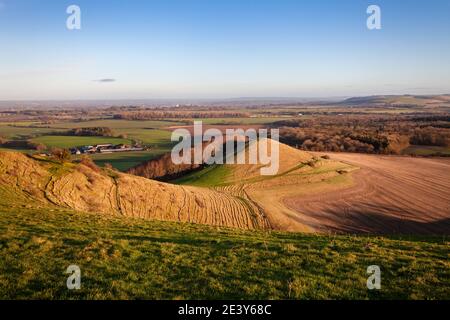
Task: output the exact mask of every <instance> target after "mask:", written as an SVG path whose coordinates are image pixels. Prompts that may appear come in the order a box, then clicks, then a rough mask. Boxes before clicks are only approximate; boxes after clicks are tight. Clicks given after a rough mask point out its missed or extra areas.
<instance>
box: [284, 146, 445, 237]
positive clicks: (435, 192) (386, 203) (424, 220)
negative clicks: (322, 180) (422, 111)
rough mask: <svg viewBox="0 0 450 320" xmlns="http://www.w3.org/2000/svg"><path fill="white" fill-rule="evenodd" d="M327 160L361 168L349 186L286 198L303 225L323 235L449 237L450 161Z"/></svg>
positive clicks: (356, 156)
mask: <svg viewBox="0 0 450 320" xmlns="http://www.w3.org/2000/svg"><path fill="white" fill-rule="evenodd" d="M323 154H324V153H320V155H323ZM327 155H328V156H329V157H330V158H331V159H333V160H336V161H340V162H343V163H347V164H349V165H353V166H357V167H359V168H360V169H359V170H356V171H354V172H353V173H352V180H353V183H352V184H351V185H350V186H346V187H343V188H338V189H334V190H325V191H323V192H317V193H314V194H310V195H302V196H293V197H287V198H285V199H284V202H285V204H286V205H287V206H288V207H289V208H291V209H292V210H295V211H297V212H298V214H299V216H300V217H301V221H302V223H304V224H306V225H308V226H310V227H311V228H313V229H315V230H317V231H322V232H343V233H377V234H395V233H402V234H450V159H445V158H433V159H431V158H411V157H397V156H379V155H365V154H348V153H329V154H327Z"/></svg>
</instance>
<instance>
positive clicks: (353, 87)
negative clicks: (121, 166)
mask: <svg viewBox="0 0 450 320" xmlns="http://www.w3.org/2000/svg"><path fill="white" fill-rule="evenodd" d="M71 4H76V5H78V6H80V8H81V12H82V17H81V21H82V29H81V30H78V31H69V30H67V29H66V19H67V17H68V15H67V14H66V8H67V7H68V6H69V5H71ZM370 4H377V5H379V6H380V8H381V13H382V29H381V30H372V31H370V30H368V29H367V27H366V19H367V17H368V15H367V14H366V9H367V7H368V6H369V5H370ZM449 35H450V1H448V0H442V1H439V0H431V1H395V0H386V1H378V0H374V1H362V0H352V1H342V0H334V1H332V0H318V1H300V0H295V1H290V0H271V1H265V0H239V1H238V0H226V1H225V0H221V1H219V0H209V1H206V0H158V1H156V0H153V1H152V0H145V1H144V0H141V1H138V0H129V1H119V0H117V1H112V0H108V1H107V0H86V1H84V0H83V1H79V0H72V1H65V0H58V1H55V0H0V100H28V99H146V98H230V97H280V96H286V97H331V96H354V95H370V94H404V93H418V94H428V93H450V41H449V38H450V36H449ZM99 79H114V80H115V81H108V82H101V81H95V80H99Z"/></svg>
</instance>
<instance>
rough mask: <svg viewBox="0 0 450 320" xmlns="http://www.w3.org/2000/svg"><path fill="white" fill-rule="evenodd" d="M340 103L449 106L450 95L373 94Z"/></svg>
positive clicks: (383, 105) (374, 105) (429, 106)
mask: <svg viewBox="0 0 450 320" xmlns="http://www.w3.org/2000/svg"><path fill="white" fill-rule="evenodd" d="M340 104H341V105H347V106H361V107H368V106H372V107H377V106H380V107H385V106H392V107H396V106H397V107H408V106H409V107H427V108H433V107H449V106H450V95H448V94H442V95H375V96H368V97H352V98H349V99H346V100H344V101H342V102H340Z"/></svg>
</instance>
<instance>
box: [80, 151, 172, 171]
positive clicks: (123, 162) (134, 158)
mask: <svg viewBox="0 0 450 320" xmlns="http://www.w3.org/2000/svg"><path fill="white" fill-rule="evenodd" d="M169 151H170V149H162V148H158V149H154V150H148V151H133V152H116V153H96V154H93V155H90V157H91V158H92V160H94V162H95V163H96V164H97V165H98V166H100V167H104V166H105V164H107V163H109V164H111V165H112V166H113V167H114V168H115V169H117V170H120V171H127V170H128V169H131V168H133V167H135V166H137V165H139V164H141V163H142V162H145V161H149V160H152V159H155V158H157V157H158V156H161V155H162V154H164V153H166V152H169ZM79 157H80V156H76V157H75V159H77V158H79Z"/></svg>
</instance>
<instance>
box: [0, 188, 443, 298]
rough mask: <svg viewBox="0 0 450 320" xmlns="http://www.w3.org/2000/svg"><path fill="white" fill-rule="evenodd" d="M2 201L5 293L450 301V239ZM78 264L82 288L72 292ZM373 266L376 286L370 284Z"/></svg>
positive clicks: (0, 195)
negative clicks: (148, 217) (217, 223)
mask: <svg viewBox="0 0 450 320" xmlns="http://www.w3.org/2000/svg"><path fill="white" fill-rule="evenodd" d="M0 199H1V200H0V299H16V298H19V299H30V298H33V299H37V298H43V299H135V298H144V299H184V298H191V299H223V298H233V299H237V298H242V299H266V298H268V299H341V298H344V299H423V298H426V299H439V298H440V299H450V291H449V286H450V283H449V282H450V280H449V279H450V271H449V270H450V268H449V260H448V244H449V243H448V238H442V237H440V238H404V239H390V238H380V237H353V236H337V237H329V236H314V235H302V234H295V233H281V232H271V233H268V232H260V231H258V232H256V231H255V232H248V231H247V232H246V231H240V230H236V229H227V228H215V227H207V226H200V225H193V224H181V223H169V222H150V221H145V220H140V219H130V218H123V217H107V216H102V215H95V214H86V213H79V212H74V211H71V210H66V209H59V208H52V207H48V208H47V207H40V208H33V207H32V204H25V203H26V202H23V200H24V199H19V198H17V197H16V196H15V195H13V194H8V191H7V190H5V189H4V188H0ZM7 199H9V201H6V200H7ZM72 264H76V265H78V266H79V267H80V268H81V272H82V288H81V290H79V291H69V290H67V289H66V285H65V283H66V279H67V275H66V274H65V273H64V272H65V270H66V268H67V267H68V266H69V265H72ZM372 264H376V265H379V266H380V267H381V270H382V289H381V290H379V291H369V290H367V288H366V279H367V275H366V268H367V266H369V265H372Z"/></svg>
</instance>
